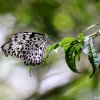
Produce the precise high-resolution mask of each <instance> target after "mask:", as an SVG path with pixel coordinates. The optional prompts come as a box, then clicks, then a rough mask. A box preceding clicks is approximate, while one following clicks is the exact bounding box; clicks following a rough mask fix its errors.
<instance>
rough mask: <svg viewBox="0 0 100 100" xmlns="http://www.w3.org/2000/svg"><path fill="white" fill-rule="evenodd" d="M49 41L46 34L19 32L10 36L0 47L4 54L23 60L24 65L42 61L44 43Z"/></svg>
mask: <svg viewBox="0 0 100 100" xmlns="http://www.w3.org/2000/svg"><path fill="white" fill-rule="evenodd" d="M48 42H49V40H48V37H47V35H42V34H40V33H36V32H19V33H15V34H13V35H12V36H11V37H10V41H9V42H7V43H5V44H4V45H3V46H2V47H1V49H2V51H3V52H4V54H5V56H8V55H11V56H17V57H18V58H22V59H23V60H24V64H25V65H26V66H29V65H33V66H34V65H39V64H40V63H42V62H43V61H44V58H45V53H46V44H47V43H48Z"/></svg>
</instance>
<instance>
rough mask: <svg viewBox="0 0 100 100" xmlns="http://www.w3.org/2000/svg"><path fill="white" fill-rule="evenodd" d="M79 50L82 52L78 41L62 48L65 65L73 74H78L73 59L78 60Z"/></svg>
mask: <svg viewBox="0 0 100 100" xmlns="http://www.w3.org/2000/svg"><path fill="white" fill-rule="evenodd" d="M81 50H82V43H79V42H78V41H73V42H72V43H71V45H68V46H66V47H65V48H64V51H65V60H66V63H67V64H68V66H69V68H70V69H71V70H72V71H73V72H77V73H78V71H77V69H76V62H75V59H76V57H77V56H78V57H79V58H80V53H81Z"/></svg>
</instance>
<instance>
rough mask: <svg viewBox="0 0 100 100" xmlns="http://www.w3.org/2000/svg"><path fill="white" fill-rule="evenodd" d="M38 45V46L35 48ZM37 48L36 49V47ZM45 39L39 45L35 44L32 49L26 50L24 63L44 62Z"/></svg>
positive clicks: (36, 63) (35, 63)
mask: <svg viewBox="0 0 100 100" xmlns="http://www.w3.org/2000/svg"><path fill="white" fill-rule="evenodd" d="M35 46H36V48H35ZM34 48H35V49H34ZM45 49H46V45H45V41H41V42H40V43H39V44H38V45H37V44H34V45H32V46H31V47H30V50H28V51H27V50H25V52H27V53H25V55H24V64H25V65H38V64H40V63H42V62H43V60H44V56H45Z"/></svg>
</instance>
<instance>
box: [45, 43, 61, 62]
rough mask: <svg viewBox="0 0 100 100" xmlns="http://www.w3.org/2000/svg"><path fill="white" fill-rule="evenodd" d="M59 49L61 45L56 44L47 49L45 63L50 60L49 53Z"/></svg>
mask: <svg viewBox="0 0 100 100" xmlns="http://www.w3.org/2000/svg"><path fill="white" fill-rule="evenodd" d="M58 47H59V43H55V44H54V45H52V46H48V47H47V49H46V56H45V61H46V59H47V58H48V56H49V53H50V52H51V51H53V50H55V49H57V48H58Z"/></svg>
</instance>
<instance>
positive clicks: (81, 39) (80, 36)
mask: <svg viewBox="0 0 100 100" xmlns="http://www.w3.org/2000/svg"><path fill="white" fill-rule="evenodd" d="M78 39H79V42H83V40H84V33H80V34H79V35H78Z"/></svg>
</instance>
